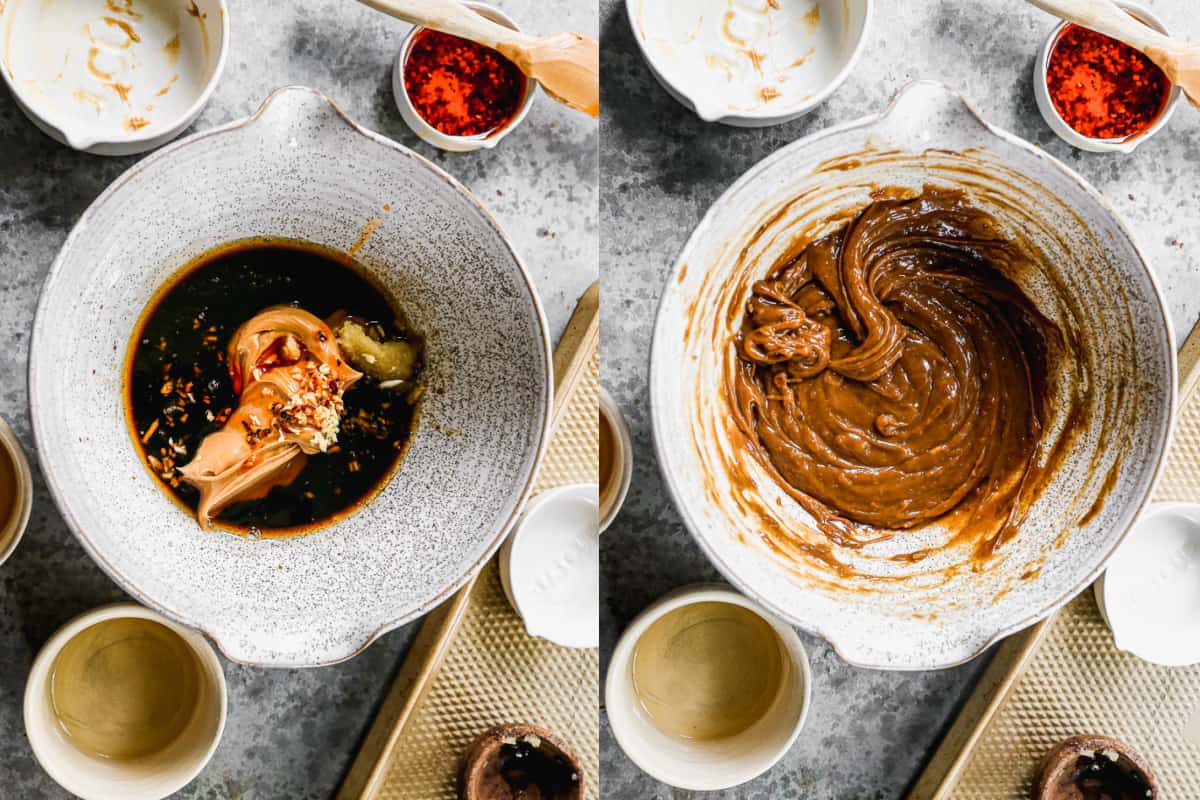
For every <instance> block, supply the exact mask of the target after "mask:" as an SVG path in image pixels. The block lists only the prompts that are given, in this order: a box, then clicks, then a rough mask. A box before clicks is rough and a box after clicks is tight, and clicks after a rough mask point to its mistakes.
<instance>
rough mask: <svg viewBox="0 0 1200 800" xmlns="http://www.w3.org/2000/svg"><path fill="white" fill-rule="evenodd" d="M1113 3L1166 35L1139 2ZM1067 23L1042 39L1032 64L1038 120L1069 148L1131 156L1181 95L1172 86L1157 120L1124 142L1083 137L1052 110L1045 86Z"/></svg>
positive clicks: (1168, 115)
mask: <svg viewBox="0 0 1200 800" xmlns="http://www.w3.org/2000/svg"><path fill="white" fill-rule="evenodd" d="M1116 3H1117V5H1118V6H1120V7H1121V8H1123V9H1124V10H1125V11H1128V12H1129V13H1130V15H1131V16H1133V17H1134V18H1136V19H1137V20H1138V21H1139V22H1142V23H1144V24H1146V25H1149V26H1150V27H1151V28H1154V29H1155V30H1156V31H1158V32H1159V33H1165V34H1169V33H1170V32H1169V31H1168V30H1167V27H1166V25H1164V24H1163V22H1162V20H1160V19H1159V18H1158V17H1156V16H1155V15H1154V12H1152V11H1151V10H1150V9H1148V8H1146V7H1145V6H1143V5H1141V4H1139V3H1130V2H1126V0H1116ZM1070 24H1071V23H1069V22H1061V23H1059V24H1058V25H1056V26H1055V27H1054V30H1052V31H1050V35H1049V36H1047V37H1046V41H1045V43H1044V44H1043V45H1042V49H1041V51H1040V52H1039V53H1038V57H1037V61H1035V62H1034V65H1033V96H1034V99H1035V100H1036V101H1037V107H1038V111H1040V112H1041V114H1042V119H1044V120H1046V124H1047V125H1049V126H1050V130H1052V131H1054V132H1055V133H1056V134H1058V137H1059V138H1060V139H1062V140H1063V141H1064V142H1066V143H1067V144H1069V145H1071V146H1072V147H1077V148H1079V149H1080V150H1086V151H1088V152H1091V153H1132V152H1133V150H1134V148H1136V147H1137V146H1138V145H1139V144H1141V143H1142V142H1144V141H1146V140H1147V139H1149V138H1150V137H1151V136H1153V135H1154V134H1155V133H1157V132H1158V131H1159V130H1160V129H1162V127H1163V126H1165V125H1166V124H1167V121H1168V120H1170V119H1171V115H1172V114H1174V113H1175V107H1176V106H1177V105H1179V98H1180V96H1181V95H1182V92H1181V91H1180V89H1179V87H1178V86H1172V87H1171V96H1170V97H1169V98H1168V99H1167V105H1166V107H1165V108H1164V109H1163V110H1162V113H1161V114H1159V115H1158V119H1156V120H1155V121H1154V124H1153V125H1151V126H1150V127H1149V128H1147V129H1146V130H1145V131H1143V132H1142V133H1140V134H1138V135H1136V136H1131V137H1129V138H1126V139H1093V138H1091V137H1089V136H1084V135H1083V134H1082V133H1080V132H1079V131H1077V130H1075V129H1074V128H1072V127H1071V126H1070V125H1068V124H1067V123H1066V121H1065V120H1064V119H1063V118H1062V117H1061V116H1059V114H1058V110H1057V109H1056V108H1055V107H1054V102H1053V101H1052V100H1051V99H1050V88H1049V86H1047V84H1046V73H1047V70H1048V69H1049V66H1050V53H1051V52H1052V51H1053V50H1054V45H1055V44H1056V43H1057V42H1058V37H1059V35H1060V34H1061V33H1062V32H1063V29H1065V28H1066V27H1067V26H1068V25H1070Z"/></svg>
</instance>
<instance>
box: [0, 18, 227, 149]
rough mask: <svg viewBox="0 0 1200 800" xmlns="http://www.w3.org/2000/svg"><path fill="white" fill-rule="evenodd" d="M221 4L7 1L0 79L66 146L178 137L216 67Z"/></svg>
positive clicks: (138, 144) (1, 24) (222, 36)
mask: <svg viewBox="0 0 1200 800" xmlns="http://www.w3.org/2000/svg"><path fill="white" fill-rule="evenodd" d="M228 45H229V19H228V15H227V13H226V8H225V0H103V2H85V0H10V1H9V2H8V3H7V4H0V74H2V75H3V78H4V82H5V83H7V84H8V88H9V89H10V90H11V91H12V93H13V97H14V98H16V101H17V104H18V105H19V106H20V108H21V110H22V111H23V112H25V115H26V116H27V117H29V119H30V120H31V121H32V122H33V123H34V124H35V125H37V127H38V128H40V129H41V130H42V131H43V132H44V133H46V134H47V135H48V136H50V137H51V138H53V139H55V140H56V141H58V142H61V143H63V144H66V145H68V146H70V147H73V148H75V149H76V150H82V151H84V152H87V153H92V154H95V155H105V156H124V155H132V154H134V153H142V152H145V151H147V150H151V149H153V148H155V147H158V146H160V145H163V144H165V143H167V142H169V141H170V140H172V139H174V138H175V137H176V136H178V135H179V134H180V133H182V132H183V131H184V130H185V129H186V128H187V127H188V126H189V125H191V124H192V122H193V121H195V119H196V117H197V116H199V114H200V112H201V111H202V110H203V108H204V106H205V104H206V103H207V102H208V99H209V97H210V96H211V95H212V92H213V89H214V88H215V87H216V84H217V81H218V79H219V78H220V76H221V71H222V69H223V68H224V65H225V54H226V52H227V51H228V49H229V48H228Z"/></svg>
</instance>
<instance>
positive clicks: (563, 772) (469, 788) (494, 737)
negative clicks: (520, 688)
mask: <svg viewBox="0 0 1200 800" xmlns="http://www.w3.org/2000/svg"><path fill="white" fill-rule="evenodd" d="M458 786H459V788H458V793H459V797H461V798H462V800H583V786H584V778H583V768H582V766H581V765H580V763H579V758H578V757H577V756H576V755H575V752H574V751H573V750H572V749H571V748H570V746H568V745H567V743H566V742H564V741H563V740H562V739H561V738H560V737H559V736H558V735H556V734H553V733H551V732H550V731H548V730H546V729H545V728H539V727H538V726H536V725H525V724H513V725H498V726H496V727H495V728H491V729H490V730H486V731H484V732H483V733H482V734H480V735H479V738H477V739H476V740H475V741H474V743H472V744H471V747H470V748H469V749H468V750H467V754H466V756H465V757H464V758H463V763H462V769H461V771H460V772H459V784H458Z"/></svg>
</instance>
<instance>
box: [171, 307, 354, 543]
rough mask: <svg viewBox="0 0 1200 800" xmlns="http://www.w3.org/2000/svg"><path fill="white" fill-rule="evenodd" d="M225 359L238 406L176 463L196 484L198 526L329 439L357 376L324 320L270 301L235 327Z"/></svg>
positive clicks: (271, 482) (273, 483) (250, 496)
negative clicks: (187, 459) (190, 455)
mask: <svg viewBox="0 0 1200 800" xmlns="http://www.w3.org/2000/svg"><path fill="white" fill-rule="evenodd" d="M228 363H229V374H230V377H231V378H232V380H233V388H234V391H236V392H238V394H239V395H240V397H239V401H238V406H237V408H236V409H235V410H234V411H233V413H232V414H230V416H229V419H228V420H227V421H226V422H225V424H224V426H223V427H222V428H221V430H219V431H217V432H215V433H211V434H209V435H208V436H206V437H205V438H204V441H203V442H201V443H200V447H199V448H198V449H197V450H196V456H195V458H193V459H192V461H191V463H189V464H188V465H187V466H185V467H183V468H181V469H180V473H181V474H182V476H183V479H184V480H185V481H187V482H188V483H189V484H191V485H192V486H194V487H196V488H197V489H199V490H200V502H199V505H198V506H197V508H196V519H197V521H199V523H200V524H201V525H202V526H204V527H209V526H210V525H211V524H212V519H213V517H215V516H217V515H218V514H220V513H221V511H222V510H223V509H225V508H227V507H228V506H229V505H231V504H232V503H236V502H240V501H243V500H255V499H258V498H261V497H265V496H266V495H267V494H268V493H269V492H270V491H271V490H272V489H273V488H275V487H277V486H286V485H288V484H289V483H291V482H292V481H294V480H295V479H296V476H298V475H299V474H300V471H301V470H302V469H303V468H304V463H305V459H306V457H307V456H308V455H312V454H316V453H322V452H325V451H326V450H327V449H328V448H329V447H330V446H331V445H332V444H334V443H335V442H336V441H337V432H338V424H339V421H340V417H341V413H342V411H343V406H342V393H343V392H344V391H345V390H346V389H347V388H349V387H350V386H351V385H353V384H354V382H355V381H357V380H358V379H359V378H360V377H361V373H359V372H358V371H356V370H354V369H353V368H351V367H350V366H349V365H348V364H346V363H345V361H344V359H343V358H342V353H341V350H340V349H339V348H338V345H337V341H336V339H335V338H334V335H333V332H332V331H331V330H330V329H329V326H328V325H326V324H325V323H324V322H322V321H321V320H320V319H318V318H317V317H315V316H313V315H312V314H310V313H308V312H307V311H304V310H302V309H299V308H292V307H290V306H276V307H273V308H268V309H266V310H264V311H262V312H261V313H259V314H257V315H255V316H254V317H252V318H251V319H249V320H248V321H246V322H245V323H244V324H243V325H242V326H241V327H240V328H238V329H237V331H236V332H235V333H234V335H233V338H232V339H231V340H230V342H229V349H228Z"/></svg>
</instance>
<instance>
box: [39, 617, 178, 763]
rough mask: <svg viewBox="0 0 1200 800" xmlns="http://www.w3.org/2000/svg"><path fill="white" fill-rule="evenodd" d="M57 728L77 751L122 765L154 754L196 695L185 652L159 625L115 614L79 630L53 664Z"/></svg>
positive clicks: (173, 735)
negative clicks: (117, 761)
mask: <svg viewBox="0 0 1200 800" xmlns="http://www.w3.org/2000/svg"><path fill="white" fill-rule="evenodd" d="M50 694H51V699H52V700H53V703H54V714H55V717H57V719H58V723H59V729H60V731H61V732H62V735H63V736H65V737H66V738H67V740H68V741H70V742H71V744H73V745H74V746H75V747H76V748H78V749H79V750H81V751H82V752H85V753H88V754H90V755H93V756H97V757H99V758H104V759H116V760H130V759H136V758H141V757H144V756H149V755H152V754H154V753H157V752H159V751H161V750H163V749H164V748H166V747H167V746H168V745H170V744H171V743H172V742H173V741H175V739H176V738H178V736H179V735H180V733H182V732H183V730H184V728H186V727H187V725H188V723H189V722H190V721H191V719H192V715H193V713H194V712H195V710H196V706H197V704H198V702H199V698H200V667H199V665H198V664H197V662H196V656H195V654H193V652H192V649H191V647H189V646H188V644H187V642H185V641H183V639H182V638H180V636H179V635H178V634H177V633H175V632H174V631H172V630H171V629H170V628H168V627H166V626H165V625H161V624H159V623H157V622H154V621H153V620H148V619H138V618H132V617H123V618H117V619H109V620H105V621H103V622H99V623H97V624H95V625H93V626H91V627H89V628H85V629H84V630H82V631H80V632H79V633H78V634H77V635H76V636H75V637H74V638H73V639H71V640H70V641H69V642H67V643H66V645H65V646H64V647H63V649H62V650H61V651H60V652H59V654H58V656H57V657H56V658H55V659H54V666H53V668H52V671H51V676H50Z"/></svg>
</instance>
